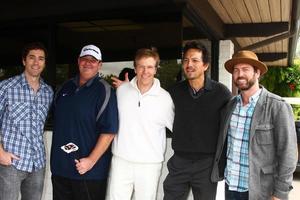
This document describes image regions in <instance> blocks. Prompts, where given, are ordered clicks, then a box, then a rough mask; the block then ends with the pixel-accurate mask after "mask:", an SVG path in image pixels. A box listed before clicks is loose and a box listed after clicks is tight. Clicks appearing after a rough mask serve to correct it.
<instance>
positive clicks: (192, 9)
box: [183, 0, 224, 40]
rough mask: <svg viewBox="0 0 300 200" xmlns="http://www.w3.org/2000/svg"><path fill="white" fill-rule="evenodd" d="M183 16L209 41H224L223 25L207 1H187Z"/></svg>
mask: <svg viewBox="0 0 300 200" xmlns="http://www.w3.org/2000/svg"><path fill="white" fill-rule="evenodd" d="M183 15H184V16H185V17H186V18H187V19H188V20H189V21H191V22H192V23H193V25H194V26H195V27H196V28H197V29H198V31H200V32H201V33H203V34H204V35H205V36H206V38H208V39H209V40H220V39H224V23H223V22H222V20H221V19H220V17H219V16H218V15H217V14H216V12H215V11H214V9H213V8H212V7H211V6H210V4H209V3H208V1H199V0H191V1H188V3H187V4H186V6H185V7H184V9H183Z"/></svg>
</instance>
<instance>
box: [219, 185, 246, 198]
mask: <svg viewBox="0 0 300 200" xmlns="http://www.w3.org/2000/svg"><path fill="white" fill-rule="evenodd" d="M248 199H249V193H248V192H237V191H231V190H229V189H228V185H227V184H226V183H225V200H248Z"/></svg>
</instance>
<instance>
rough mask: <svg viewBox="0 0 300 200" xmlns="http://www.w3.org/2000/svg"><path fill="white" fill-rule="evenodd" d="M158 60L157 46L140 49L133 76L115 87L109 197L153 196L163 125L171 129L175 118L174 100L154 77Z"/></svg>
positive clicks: (161, 156)
mask: <svg viewBox="0 0 300 200" xmlns="http://www.w3.org/2000/svg"><path fill="white" fill-rule="evenodd" d="M158 64H159V55H158V53H157V51H156V50H153V49H139V50H138V51H137V52H136V55H135V60H134V67H135V72H136V77H135V78H133V79H132V80H131V81H130V82H124V83H123V84H121V85H120V87H118V89H117V100H118V109H119V122H120V124H119V132H118V134H117V135H116V137H115V139H114V141H113V146H112V152H113V160H112V166H111V179H110V186H109V188H110V189H109V195H110V198H111V199H112V200H129V199H131V197H132V193H133V191H134V192H135V199H138V200H140V199H142V200H155V199H156V191H157V185H158V180H159V177H160V174H161V167H162V162H163V160H164V151H165V144H166V132H165V128H166V127H167V128H168V129H170V130H171V129H172V125H173V118H174V105H173V101H172V99H171V97H170V95H169V93H168V92H167V91H165V90H164V89H162V88H161V87H160V82H159V80H158V79H156V78H154V75H155V74H156V71H157V67H158ZM116 81H119V80H115V83H116ZM119 83H120V82H119ZM117 85H118V84H117Z"/></svg>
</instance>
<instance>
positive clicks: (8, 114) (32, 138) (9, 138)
mask: <svg viewBox="0 0 300 200" xmlns="http://www.w3.org/2000/svg"><path fill="white" fill-rule="evenodd" d="M52 97H53V91H52V89H51V87H49V86H48V85H47V84H45V83H44V82H43V80H41V81H40V88H39V90H38V91H37V93H35V92H34V91H33V89H31V87H30V86H29V84H28V82H27V81H26V79H25V75H24V73H23V74H21V75H18V76H15V77H12V78H9V79H7V80H4V81H1V82H0V141H1V143H2V146H3V149H4V150H5V151H7V152H10V153H13V154H14V155H16V156H18V157H19V158H20V160H15V159H14V160H13V161H12V165H13V166H14V167H16V168H17V169H18V170H22V171H26V172H32V171H36V170H39V169H41V168H43V167H45V160H46V156H45V155H46V154H45V148H44V142H43V133H44V124H45V120H46V117H47V114H48V110H49V107H50V105H51V102H52Z"/></svg>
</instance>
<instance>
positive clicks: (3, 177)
mask: <svg viewBox="0 0 300 200" xmlns="http://www.w3.org/2000/svg"><path fill="white" fill-rule="evenodd" d="M44 176H45V169H41V170H39V171H36V172H24V171H20V170H17V169H16V168H15V167H14V166H4V165H0V199H1V200H2V199H3V200H18V197H19V193H21V200H40V199H41V198H42V194H43V187H44Z"/></svg>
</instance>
